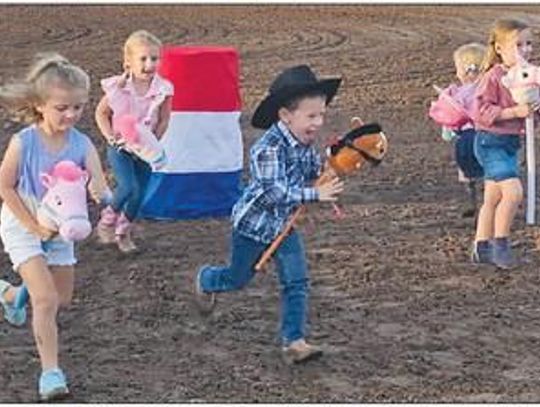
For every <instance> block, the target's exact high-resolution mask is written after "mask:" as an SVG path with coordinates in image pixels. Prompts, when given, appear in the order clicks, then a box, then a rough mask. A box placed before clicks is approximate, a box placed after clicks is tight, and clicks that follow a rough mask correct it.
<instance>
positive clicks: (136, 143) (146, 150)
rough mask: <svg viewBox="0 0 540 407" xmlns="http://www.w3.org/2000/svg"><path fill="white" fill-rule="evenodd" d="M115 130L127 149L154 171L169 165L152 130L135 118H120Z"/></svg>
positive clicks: (127, 115) (129, 116)
mask: <svg viewBox="0 0 540 407" xmlns="http://www.w3.org/2000/svg"><path fill="white" fill-rule="evenodd" d="M115 128H116V130H117V131H118V132H119V133H120V136H121V137H122V139H123V140H124V141H125V143H126V144H125V148H126V149H127V150H129V151H131V152H133V153H134V154H135V155H137V156H138V157H139V158H140V159H142V160H143V161H146V162H147V163H148V164H150V165H151V166H152V168H153V169H154V170H160V169H162V168H163V167H164V166H165V165H166V164H167V157H166V155H165V150H164V149H163V146H162V145H161V144H160V143H159V141H158V140H157V138H156V136H154V134H153V133H152V132H151V131H150V129H149V128H148V127H147V126H145V125H143V124H141V123H138V122H137V119H136V118H135V117H134V116H132V115H129V114H125V115H123V116H120V117H119V118H118V119H117V120H115Z"/></svg>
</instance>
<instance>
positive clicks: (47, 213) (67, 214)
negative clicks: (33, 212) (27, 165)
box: [37, 160, 92, 241]
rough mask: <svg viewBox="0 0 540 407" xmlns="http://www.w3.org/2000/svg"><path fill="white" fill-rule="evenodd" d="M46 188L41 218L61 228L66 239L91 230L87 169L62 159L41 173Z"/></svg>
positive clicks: (61, 234)
mask: <svg viewBox="0 0 540 407" xmlns="http://www.w3.org/2000/svg"><path fill="white" fill-rule="evenodd" d="M40 178H41V182H42V183H43V185H44V186H45V187H46V188H47V192H46V193H45V195H44V196H43V198H42V200H41V203H40V206H39V208H38V211H37V220H38V222H39V223H40V224H41V225H43V226H45V227H47V228H49V229H51V230H58V232H59V234H60V236H61V237H62V238H63V239H64V240H67V241H77V240H83V239H85V238H86V237H88V235H89V234H90V232H91V231H92V226H91V225H90V221H89V220H88V207H87V202H86V183H87V181H88V173H87V172H86V171H84V170H83V169H81V168H80V167H79V166H78V165H77V164H75V163H74V162H73V161H68V160H65V161H60V162H59V163H57V164H56V165H55V166H54V168H53V170H52V171H51V173H50V174H47V173H41V174H40Z"/></svg>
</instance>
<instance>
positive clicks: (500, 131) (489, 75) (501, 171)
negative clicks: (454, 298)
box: [472, 19, 539, 269]
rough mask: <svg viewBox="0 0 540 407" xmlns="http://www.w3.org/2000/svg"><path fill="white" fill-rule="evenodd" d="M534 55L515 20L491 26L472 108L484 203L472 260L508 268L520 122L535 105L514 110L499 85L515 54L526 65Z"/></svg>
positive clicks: (518, 196) (519, 193)
mask: <svg viewBox="0 0 540 407" xmlns="http://www.w3.org/2000/svg"><path fill="white" fill-rule="evenodd" d="M531 51H532V32H531V29H530V28H529V26H528V25H527V24H525V23H524V22H522V21H519V20H513V19H501V20H497V21H496V22H495V24H494V25H493V28H492V30H491V33H490V36H489V42H488V50H487V54H486V58H485V60H484V63H483V67H482V70H483V72H484V75H483V77H482V79H481V81H480V83H479V85H478V87H477V89H476V93H475V99H474V103H473V108H472V118H473V120H474V127H475V128H476V130H477V135H476V140H475V144H474V153H475V155H476V158H477V159H478V162H479V163H480V164H481V165H482V167H483V169H484V179H485V187H484V202H483V205H482V207H481V208H480V211H479V214H478V222H477V228H476V237H475V242H474V247H473V253H472V260H473V262H475V263H487V264H494V265H496V266H497V267H499V268H503V269H509V268H511V267H513V266H514V265H515V264H516V262H515V260H514V258H513V255H512V251H511V247H510V241H509V235H510V226H511V224H512V221H513V219H514V216H515V214H516V211H517V209H518V206H519V204H520V202H521V200H522V198H523V189H522V186H521V181H520V179H519V164H518V151H519V147H520V136H522V135H523V134H524V123H525V121H524V119H525V118H526V117H527V116H528V115H530V114H532V113H533V112H534V111H536V110H538V107H539V106H538V105H536V104H533V105H527V104H524V105H517V104H516V103H515V102H514V100H513V99H512V96H511V95H510V92H509V90H508V89H507V88H505V87H504V86H503V84H502V83H501V78H502V77H503V76H504V75H505V74H506V72H507V71H508V69H509V68H511V67H512V66H513V65H515V64H516V63H517V55H518V54H519V55H520V56H521V57H522V58H524V59H525V60H527V59H528V58H529V57H530V55H531Z"/></svg>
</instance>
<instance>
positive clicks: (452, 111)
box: [429, 85, 471, 130]
mask: <svg viewBox="0 0 540 407" xmlns="http://www.w3.org/2000/svg"><path fill="white" fill-rule="evenodd" d="M433 87H434V89H435V90H436V91H437V93H438V94H439V98H438V99H437V100H436V101H434V102H431V106H430V108H429V117H431V118H432V119H433V120H434V121H435V122H436V123H437V124H438V125H440V126H444V127H448V128H449V129H452V130H457V129H460V128H461V127H463V126H464V125H465V124H467V123H469V122H471V118H470V116H469V114H468V113H467V111H466V110H465V108H464V106H462V105H461V104H460V103H459V102H458V101H457V100H456V99H455V98H454V97H453V96H452V94H451V90H452V87H448V88H446V89H441V88H439V87H438V86H435V85H434V86H433Z"/></svg>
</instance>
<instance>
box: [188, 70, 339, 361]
mask: <svg viewBox="0 0 540 407" xmlns="http://www.w3.org/2000/svg"><path fill="white" fill-rule="evenodd" d="M340 82H341V79H338V78H333V79H326V80H318V79H317V78H316V76H315V74H314V73H313V72H312V71H311V69H310V68H309V67H308V66H306V65H301V66H296V67H293V68H289V69H287V70H285V71H283V72H282V73H281V74H280V75H278V76H277V78H276V79H275V80H274V82H273V83H272V85H271V86H270V90H269V94H268V96H267V97H266V98H265V99H264V100H263V101H262V102H261V103H260V104H259V106H258V107H257V109H256V111H255V113H254V115H253V118H252V121H251V124H252V125H253V126H254V127H256V128H261V129H266V132H265V133H264V134H263V136H262V137H261V138H260V139H259V140H258V141H257V142H256V143H255V144H254V145H253V146H252V148H251V151H250V171H251V182H250V183H249V185H248V186H247V187H246V188H245V190H244V193H243V195H242V197H241V198H240V199H239V201H238V202H237V203H236V205H235V206H234V208H233V212H232V221H233V231H232V254H231V264H230V265H229V266H227V267H216V266H204V267H202V268H201V269H200V270H199V273H198V274H197V276H196V279H195V292H196V296H197V300H198V301H197V302H198V304H199V306H200V307H201V308H202V309H203V310H205V311H208V312H209V311H211V310H212V309H213V307H214V305H215V293H219V292H226V291H233V290H238V289H241V288H243V287H244V286H245V285H246V284H247V283H248V282H249V281H250V280H251V278H252V277H253V276H254V274H255V270H254V266H255V264H256V262H257V260H258V259H259V258H260V256H261V255H262V253H263V252H264V251H265V249H266V248H267V247H268V245H269V244H270V243H271V242H272V241H273V240H274V238H275V237H276V236H277V235H278V234H279V233H280V232H281V230H282V229H283V227H284V225H285V224H286V222H287V220H288V218H289V217H290V215H291V214H292V213H293V212H294V210H295V209H296V208H297V207H298V206H299V205H301V204H305V203H309V202H317V201H335V200H336V199H337V195H338V194H340V193H341V192H342V191H343V183H342V181H340V180H338V179H337V178H334V179H332V181H329V182H327V183H325V184H323V185H320V186H317V187H315V186H313V182H314V181H315V180H316V179H317V178H318V176H319V175H320V172H321V168H322V166H321V159H320V156H319V154H318V152H317V150H316V149H315V147H314V146H313V143H314V141H315V140H316V138H317V135H318V131H319V130H320V128H321V126H322V125H323V122H324V115H325V112H326V105H327V104H328V103H329V102H330V101H331V100H332V98H333V97H334V95H335V94H336V92H337V89H338V87H339V85H340ZM274 258H275V261H276V269H277V272H278V275H279V280H280V284H281V338H282V342H283V353H284V356H285V357H286V359H287V361H289V362H294V363H299V362H304V361H307V360H309V359H313V358H315V357H318V356H320V355H321V354H322V350H321V349H320V348H319V347H317V346H314V345H310V344H308V343H307V342H306V341H305V338H304V336H305V325H306V316H307V308H308V307H307V297H308V284H309V274H308V268H307V262H306V256H305V249H304V244H303V241H302V237H301V235H300V234H299V232H298V231H297V230H294V229H293V231H292V233H291V234H290V235H288V236H287V238H286V239H285V240H284V241H283V242H282V243H281V245H280V246H279V248H278V249H277V251H276V253H275V255H274Z"/></svg>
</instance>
